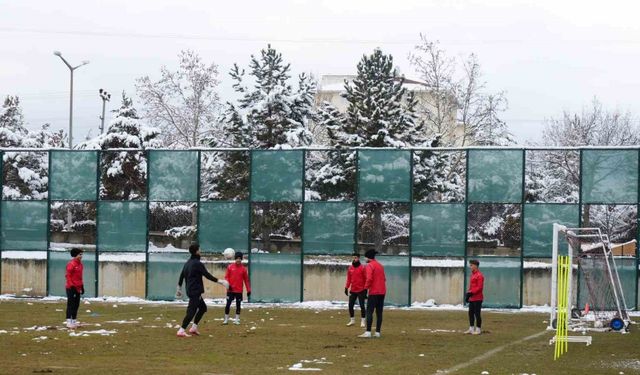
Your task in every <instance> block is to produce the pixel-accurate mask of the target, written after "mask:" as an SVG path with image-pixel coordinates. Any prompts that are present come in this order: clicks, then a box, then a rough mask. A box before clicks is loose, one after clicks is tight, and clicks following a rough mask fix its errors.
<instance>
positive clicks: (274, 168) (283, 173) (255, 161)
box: [251, 151, 304, 202]
mask: <svg viewBox="0 0 640 375" xmlns="http://www.w3.org/2000/svg"><path fill="white" fill-rule="evenodd" d="M251 155H252V157H251V200H252V201H254V202H287V201H288V202H300V201H302V186H303V181H304V171H303V168H302V165H303V152H302V151H253V153H252V154H251Z"/></svg>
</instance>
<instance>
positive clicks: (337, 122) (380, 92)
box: [311, 49, 427, 250]
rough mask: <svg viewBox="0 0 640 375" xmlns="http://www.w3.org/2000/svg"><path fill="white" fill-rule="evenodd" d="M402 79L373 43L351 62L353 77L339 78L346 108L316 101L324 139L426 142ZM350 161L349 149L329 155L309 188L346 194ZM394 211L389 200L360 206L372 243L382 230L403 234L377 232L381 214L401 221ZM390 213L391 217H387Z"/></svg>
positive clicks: (348, 144)
mask: <svg viewBox="0 0 640 375" xmlns="http://www.w3.org/2000/svg"><path fill="white" fill-rule="evenodd" d="M403 82H404V77H402V76H400V75H399V73H398V70H397V69H396V68H394V66H393V57H392V56H391V55H385V54H383V53H382V51H381V50H380V49H376V50H374V52H373V54H371V55H370V56H367V55H365V56H363V57H362V59H361V60H360V62H359V63H358V65H357V75H356V77H355V78H354V79H353V81H351V82H345V93H344V94H343V96H344V98H345V99H346V100H347V102H348V107H347V111H346V113H344V114H342V113H340V112H339V111H338V110H337V109H336V108H335V107H333V106H332V105H330V104H329V103H323V104H322V105H321V107H320V111H319V112H320V113H319V116H318V117H319V121H320V123H321V125H323V126H324V127H326V129H327V135H328V139H329V144H330V145H331V146H332V147H334V148H338V149H340V148H343V147H345V148H353V147H394V148H403V147H411V146H424V145H426V144H427V143H426V142H427V139H426V137H425V136H424V135H423V129H422V124H421V123H417V122H416V115H415V107H416V104H417V100H416V99H415V97H414V95H413V93H411V92H409V91H408V90H407V89H406V88H404V87H403ZM418 162H420V160H418ZM356 163H357V161H356V153H355V151H349V152H345V153H342V154H340V155H339V157H335V156H334V157H330V158H329V162H328V163H326V164H325V165H323V166H321V167H320V170H319V171H318V172H317V173H315V174H314V176H313V177H314V180H313V181H312V182H311V188H312V190H314V191H315V192H317V194H318V195H319V196H321V197H325V198H326V197H330V198H336V197H337V198H342V197H344V195H345V194H348V193H345V192H348V191H349V190H351V191H353V190H354V187H353V182H354V181H355V173H356ZM341 190H342V191H341ZM400 211H401V209H399V207H395V206H394V205H390V206H388V207H386V208H385V206H384V205H383V204H381V203H373V204H369V205H368V206H366V209H365V210H364V211H362V212H361V216H362V217H364V220H362V221H361V223H360V225H361V226H363V227H369V228H372V230H371V232H372V237H373V239H374V243H375V246H376V249H378V250H380V249H381V246H382V240H383V234H384V235H385V237H386V238H388V239H389V240H390V241H393V239H395V238H399V237H402V236H403V232H402V231H401V232H398V233H383V232H384V231H385V230H384V228H383V217H386V218H387V219H389V220H387V222H398V223H401V222H403V219H404V216H406V215H402V214H396V213H399V212H400ZM394 215H395V216H394ZM391 217H393V218H395V219H397V220H395V219H394V220H391ZM400 227H401V226H400ZM400 227H398V228H400ZM361 232H362V231H361Z"/></svg>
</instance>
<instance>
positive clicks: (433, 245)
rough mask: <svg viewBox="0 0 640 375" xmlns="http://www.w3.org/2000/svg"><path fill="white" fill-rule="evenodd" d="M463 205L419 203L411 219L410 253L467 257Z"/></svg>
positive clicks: (414, 208) (415, 205) (414, 254)
mask: <svg viewBox="0 0 640 375" xmlns="http://www.w3.org/2000/svg"><path fill="white" fill-rule="evenodd" d="M464 222H465V205H464V204H457V203H453V204H446V203H443V204H439V203H438V204H433V203H432V204H428V203H427V204H416V203H414V205H413V212H412V218H411V255H413V256H464V252H465V246H464V240H465V227H464Z"/></svg>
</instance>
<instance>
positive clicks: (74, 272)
mask: <svg viewBox="0 0 640 375" xmlns="http://www.w3.org/2000/svg"><path fill="white" fill-rule="evenodd" d="M83 270H84V266H83V265H82V262H81V261H79V260H78V259H76V258H73V259H71V260H70V261H69V263H67V272H66V273H65V278H66V279H67V283H66V284H65V286H64V287H65V289H70V288H75V289H76V290H77V291H78V293H80V292H82V285H83V282H82V271H83Z"/></svg>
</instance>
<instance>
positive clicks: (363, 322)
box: [360, 318, 367, 328]
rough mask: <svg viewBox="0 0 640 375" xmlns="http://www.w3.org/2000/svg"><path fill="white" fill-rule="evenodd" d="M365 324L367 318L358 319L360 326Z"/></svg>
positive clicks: (362, 326)
mask: <svg viewBox="0 0 640 375" xmlns="http://www.w3.org/2000/svg"><path fill="white" fill-rule="evenodd" d="M366 326H367V318H362V319H360V328H364V327H366Z"/></svg>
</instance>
